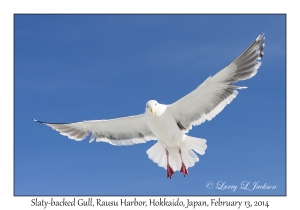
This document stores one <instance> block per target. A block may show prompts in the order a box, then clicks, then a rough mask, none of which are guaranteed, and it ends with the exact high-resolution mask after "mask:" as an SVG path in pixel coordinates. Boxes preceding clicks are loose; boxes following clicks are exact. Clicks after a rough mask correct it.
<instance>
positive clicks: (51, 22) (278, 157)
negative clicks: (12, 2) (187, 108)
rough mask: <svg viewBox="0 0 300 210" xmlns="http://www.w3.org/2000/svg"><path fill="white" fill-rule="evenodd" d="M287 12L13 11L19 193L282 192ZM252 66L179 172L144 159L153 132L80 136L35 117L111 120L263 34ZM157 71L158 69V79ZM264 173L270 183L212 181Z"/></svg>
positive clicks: (210, 71)
mask: <svg viewBox="0 0 300 210" xmlns="http://www.w3.org/2000/svg"><path fill="white" fill-rule="evenodd" d="M285 24H286V20H285V16H284V15H15V16H14V35H15V36H14V113H15V114H14V193H15V195H284V194H285V191H286V182H285V181H286V176H285V175H286V164H285V163H286V158H285V157H286V112H285V109H286V101H285V96H286V95H285V91H286V43H285V42H286V29H285V27H286V25H285ZM261 32H264V33H265V37H266V40H265V43H266V46H265V50H264V54H265V56H264V58H263V59H262V65H261V67H260V69H259V72H258V74H257V75H256V76H255V77H253V78H251V79H250V80H247V81H242V82H239V83H237V84H240V85H242V86H247V87H248V89H245V90H241V91H239V95H238V96H237V98H236V99H235V100H234V101H233V102H232V103H231V104H230V105H228V106H227V107H226V108H225V109H224V110H223V111H222V112H221V113H220V114H219V115H217V117H215V118H214V119H213V120H212V121H209V122H205V123H204V124H201V125H200V126H197V127H193V129H192V130H191V131H190V132H189V135H191V136H195V137H199V138H204V139H207V145H208V148H207V150H206V154H205V155H204V156H199V158H200V162H198V163H196V165H195V166H194V167H192V168H189V173H190V174H189V175H188V176H186V177H185V178H184V177H183V175H182V174H181V173H179V172H176V173H175V174H174V175H173V177H172V180H169V179H167V178H166V171H165V169H163V168H160V167H158V166H157V165H156V164H155V163H154V162H152V161H151V160H150V159H148V156H147V154H146V150H147V149H148V148H150V147H151V146H152V145H153V144H154V143H155V141H151V142H148V143H146V144H139V145H134V146H127V147H124V146H123V147H117V146H112V145H110V144H107V143H95V142H94V143H91V144H90V143H88V140H84V141H81V142H76V141H73V140H70V139H68V138H67V137H65V136H61V135H60V134H59V133H58V132H56V131H53V130H52V129H50V128H49V127H46V126H44V125H41V124H38V123H34V122H33V121H32V120H31V119H32V118H35V119H38V120H42V121H48V122H76V121H82V120H93V119H110V118H116V117H122V116H129V115H135V114H140V113H143V112H144V109H145V108H144V107H145V104H146V102H147V101H148V100H150V99H156V100H157V101H158V102H160V103H163V104H170V103H173V102H175V101H176V100H178V99H179V98H180V97H182V96H184V95H186V94H187V93H189V92H190V91H192V90H194V89H195V88H196V87H197V86H198V85H199V84H201V83H202V82H203V81H204V80H205V79H206V78H207V77H208V76H210V75H214V74H215V73H217V72H218V71H219V70H221V69H222V68H223V67H225V66H226V65H227V64H229V63H230V62H231V61H233V59H235V58H236V57H237V56H238V55H240V54H241V53H242V52H243V51H244V50H245V49H246V48H247V47H248V46H249V45H250V44H251V43H252V42H253V41H254V40H255V39H256V37H257V36H258V35H259V34H260V33H261ZM158 76H159V77H158ZM210 181H211V182H213V183H214V184H215V185H216V184H217V183H218V182H219V183H221V182H223V183H225V185H226V186H234V185H237V186H240V185H241V183H242V182H243V181H249V182H250V183H251V185H252V184H253V183H254V182H259V184H261V185H263V184H264V183H266V184H267V185H272V186H276V189H273V190H253V191H247V190H242V189H237V190H236V191H234V192H232V191H231V190H220V189H216V188H215V187H214V188H213V189H207V188H206V185H207V183H208V182H210Z"/></svg>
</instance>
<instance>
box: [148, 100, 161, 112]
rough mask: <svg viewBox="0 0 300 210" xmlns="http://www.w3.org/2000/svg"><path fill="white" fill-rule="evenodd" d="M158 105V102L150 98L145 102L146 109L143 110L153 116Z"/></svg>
mask: <svg viewBox="0 0 300 210" xmlns="http://www.w3.org/2000/svg"><path fill="white" fill-rule="evenodd" d="M158 106H159V103H158V102H157V101H155V100H150V101H148V102H147V103H146V111H145V112H146V113H149V114H151V115H152V116H154V115H155V112H156V110H157V108H158Z"/></svg>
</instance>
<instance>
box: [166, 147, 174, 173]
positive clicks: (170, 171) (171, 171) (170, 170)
mask: <svg viewBox="0 0 300 210" xmlns="http://www.w3.org/2000/svg"><path fill="white" fill-rule="evenodd" d="M166 154H167V178H170V179H171V178H172V175H173V174H174V171H173V169H172V168H171V166H170V164H169V151H168V150H167V149H166Z"/></svg>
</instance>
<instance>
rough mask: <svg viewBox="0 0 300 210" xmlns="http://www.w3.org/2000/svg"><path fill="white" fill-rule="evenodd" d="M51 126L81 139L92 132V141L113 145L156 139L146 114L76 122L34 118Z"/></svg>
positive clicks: (73, 137) (75, 138)
mask: <svg viewBox="0 0 300 210" xmlns="http://www.w3.org/2000/svg"><path fill="white" fill-rule="evenodd" d="M34 121H36V122H39V123H42V124H44V125H47V126H49V127H51V128H52V129H54V130H56V131H58V132H59V133H60V134H61V135H64V136H68V137H69V138H70V139H74V140H77V141H81V140H83V139H85V138H86V137H87V136H88V135H89V134H90V133H92V135H91V139H90V142H92V141H94V139H96V141H97V142H100V141H103V142H107V143H110V144H112V145H133V144H139V143H145V142H147V141H149V140H156V137H155V136H154V134H153V133H152V132H151V130H150V128H149V127H148V126H147V124H146V121H145V116H144V114H141V115H136V116H130V117H123V118H116V119H110V120H89V121H83V122H75V123H48V122H41V121H38V120H34Z"/></svg>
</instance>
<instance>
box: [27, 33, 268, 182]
mask: <svg viewBox="0 0 300 210" xmlns="http://www.w3.org/2000/svg"><path fill="white" fill-rule="evenodd" d="M263 42H264V34H260V35H259V36H258V37H257V39H256V40H255V41H254V42H253V43H252V44H251V45H250V46H249V47H248V48H247V49H246V50H245V51H244V52H243V53H242V54H241V55H240V56H239V57H237V58H236V59H235V60H234V61H233V62H232V63H230V64H229V65H228V66H226V67H225V68H224V69H222V70H221V71H219V72H218V73H217V74H215V75H214V76H210V77H208V78H207V79H206V80H205V81H204V82H203V83H202V84H201V85H199V86H198V87H197V88H196V89H195V90H193V91H192V92H190V93H189V94H187V95H186V96H184V97H183V98H181V99H179V100H178V101H176V102H174V103H173V104H168V105H166V104H160V103H158V102H157V101H155V100H150V101H148V102H147V103H146V107H145V113H143V114H140V115H135V116H129V117H123V118H116V119H110V120H89V121H83V122H75V123H48V122H42V121H38V120H35V119H33V120H34V121H35V122H39V123H42V124H45V125H47V126H49V127H51V128H52V129H54V130H56V131H58V132H60V134H61V135H64V136H68V137H69V138H70V139H74V140H76V141H81V140H83V139H85V138H86V137H87V136H88V135H89V134H90V133H91V138H90V141H89V142H92V141H94V140H96V142H100V141H102V142H107V143H110V144H112V145H117V146H120V145H126V146H128V145H133V144H139V143H146V142H147V141H150V140H157V143H156V144H154V145H153V146H152V147H151V148H150V149H148V150H147V154H148V157H149V158H150V159H151V160H152V161H153V162H155V163H157V164H158V166H160V167H163V168H165V169H166V170H167V178H170V179H171V177H172V175H173V173H174V171H180V172H181V173H183V175H184V176H185V175H187V174H188V168H189V167H192V166H194V165H195V162H198V161H199V158H198V156H197V155H196V154H195V153H194V151H195V152H197V153H198V154H200V155H204V153H205V150H206V148H207V145H206V140H205V139H202V138H196V137H192V136H188V135H187V133H188V132H189V130H191V129H192V126H195V125H200V124H201V123H203V122H205V121H206V120H211V119H213V118H214V117H215V116H216V115H217V114H219V113H220V112H221V111H222V110H223V109H224V107H225V106H226V105H227V104H229V103H230V102H231V101H232V100H233V99H234V98H235V97H236V96H237V94H238V91H237V90H238V89H243V88H246V87H241V86H235V85H234V83H235V82H238V81H240V80H246V79H249V78H251V77H253V76H254V75H255V74H256V73H257V70H258V68H259V67H260V65H261V62H259V60H260V59H261V58H262V57H263V52H262V51H263V49H264V43H263Z"/></svg>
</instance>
